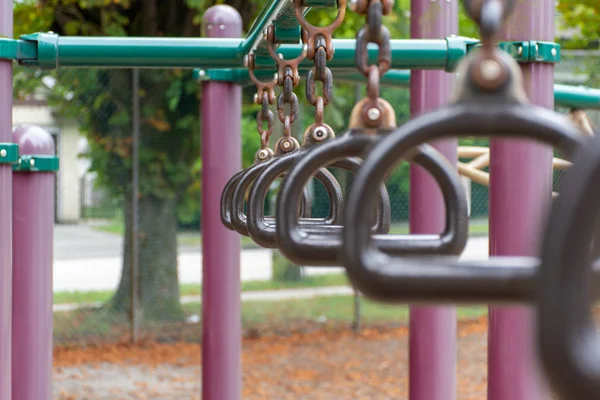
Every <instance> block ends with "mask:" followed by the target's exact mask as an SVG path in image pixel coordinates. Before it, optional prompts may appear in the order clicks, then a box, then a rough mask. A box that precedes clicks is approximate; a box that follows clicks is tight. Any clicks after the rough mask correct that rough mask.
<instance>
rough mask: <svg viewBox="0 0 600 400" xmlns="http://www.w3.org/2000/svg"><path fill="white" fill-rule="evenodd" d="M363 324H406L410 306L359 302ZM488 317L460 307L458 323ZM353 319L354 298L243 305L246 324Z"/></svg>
mask: <svg viewBox="0 0 600 400" xmlns="http://www.w3.org/2000/svg"><path fill="white" fill-rule="evenodd" d="M184 308H185V310H186V313H187V314H194V313H196V314H198V313H199V312H200V303H190V304H186V305H185V306H184ZM360 310H361V320H362V321H364V322H367V323H368V322H391V321H396V322H398V321H400V322H402V321H406V320H407V319H408V307H407V306H392V305H385V304H380V303H375V302H373V301H370V300H368V299H365V298H361V300H360ZM486 313H487V308H486V307H459V308H457V316H458V318H459V319H474V318H478V317H481V316H483V315H485V314H486ZM353 318H354V297H353V296H329V297H316V298H312V299H303V300H302V301H298V300H283V301H277V302H272V301H248V302H244V303H243V304H242V323H243V324H263V323H273V324H274V325H275V324H278V323H279V324H281V323H285V322H286V321H290V320H311V319H312V320H320V321H324V320H327V321H341V322H343V321H348V322H350V321H352V320H353Z"/></svg>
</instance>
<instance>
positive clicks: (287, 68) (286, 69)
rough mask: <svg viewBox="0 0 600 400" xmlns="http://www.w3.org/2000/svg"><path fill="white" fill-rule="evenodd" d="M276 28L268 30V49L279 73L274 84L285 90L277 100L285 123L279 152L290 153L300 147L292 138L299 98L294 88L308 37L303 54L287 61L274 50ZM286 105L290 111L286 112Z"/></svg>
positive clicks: (304, 38) (304, 37)
mask: <svg viewBox="0 0 600 400" xmlns="http://www.w3.org/2000/svg"><path fill="white" fill-rule="evenodd" d="M274 36H275V35H274V27H273V25H270V26H269V27H268V28H267V38H268V40H267V48H268V50H269V54H270V55H271V57H272V58H273V59H274V60H275V62H276V63H277V73H276V74H275V77H274V79H273V82H274V83H275V84H277V85H279V86H281V87H282V88H283V90H282V92H281V93H280V94H279V97H278V98H277V115H278V117H279V120H280V121H281V122H282V123H283V137H282V138H281V139H280V140H279V141H278V142H277V146H278V149H277V150H279V151H281V152H283V153H289V152H290V151H293V150H295V149H297V148H298V147H299V144H298V141H297V140H296V139H294V138H293V137H292V124H293V123H294V122H295V121H296V120H297V119H298V96H296V94H295V93H294V88H295V87H297V86H298V85H299V84H300V73H299V72H298V65H299V64H300V63H301V62H302V60H304V59H305V58H306V52H307V49H308V48H307V46H306V35H305V33H304V32H303V34H302V42H303V43H304V46H303V47H302V53H300V55H298V56H297V57H296V58H294V59H292V60H285V59H284V58H283V56H282V55H281V54H277V53H276V52H275V48H274ZM286 105H288V106H289V111H286Z"/></svg>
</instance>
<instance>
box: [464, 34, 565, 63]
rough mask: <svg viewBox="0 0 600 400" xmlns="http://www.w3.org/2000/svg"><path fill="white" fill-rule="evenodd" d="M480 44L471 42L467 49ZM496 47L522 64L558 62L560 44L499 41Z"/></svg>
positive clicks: (530, 41) (532, 41)
mask: <svg viewBox="0 0 600 400" xmlns="http://www.w3.org/2000/svg"><path fill="white" fill-rule="evenodd" d="M480 46H481V44H480V43H476V44H473V45H471V47H470V49H469V50H471V49H473V48H477V47H480ZM498 47H499V48H500V49H502V50H504V51H505V52H507V53H508V54H510V55H511V56H513V57H514V59H515V60H517V62H519V63H522V64H528V63H552V64H555V63H558V62H560V45H559V44H558V43H553V42H540V41H536V40H529V41H523V42H500V43H498Z"/></svg>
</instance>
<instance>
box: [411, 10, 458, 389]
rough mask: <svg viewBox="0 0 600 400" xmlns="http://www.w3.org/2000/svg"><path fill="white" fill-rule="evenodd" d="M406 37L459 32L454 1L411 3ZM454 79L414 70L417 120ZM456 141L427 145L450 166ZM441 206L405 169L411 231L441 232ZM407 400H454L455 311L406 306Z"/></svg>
mask: <svg viewBox="0 0 600 400" xmlns="http://www.w3.org/2000/svg"><path fill="white" fill-rule="evenodd" d="M410 30H411V37H412V38H415V39H420V38H425V39H439V38H445V37H447V36H449V35H453V34H457V33H458V2H457V1H452V2H450V1H443V0H437V1H436V0H413V1H412V5H411V23H410ZM452 82H453V75H451V74H448V73H446V72H443V71H413V72H412V75H411V82H410V105H411V107H410V110H411V115H412V116H413V117H416V116H418V115H420V114H423V113H424V112H427V111H430V110H433V109H436V108H439V107H441V106H442V105H445V104H446V103H447V102H448V100H449V98H450V95H451V91H452ZM457 143H458V142H457V140H456V139H451V140H443V141H437V142H435V143H432V144H433V145H434V146H435V148H437V149H438V150H440V151H441V152H442V154H444V156H446V157H447V158H448V160H450V161H451V162H456V161H457V159H458V158H457V157H458V156H457ZM445 213H446V210H445V206H444V200H443V197H442V194H441V191H440V189H439V188H438V185H437V183H436V182H435V180H433V179H432V178H431V176H430V175H429V174H428V173H427V172H426V171H425V170H424V169H422V168H420V167H417V166H412V167H411V169H410V231H411V233H414V234H422V233H442V231H443V229H444V225H445ZM409 364H410V368H409V370H410V376H409V398H410V399H411V400H452V399H455V398H456V311H455V308H454V307H411V308H410V332H409Z"/></svg>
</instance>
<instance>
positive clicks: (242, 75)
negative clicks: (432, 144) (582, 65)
mask: <svg viewBox="0 0 600 400" xmlns="http://www.w3.org/2000/svg"><path fill="white" fill-rule="evenodd" d="M301 72H303V73H305V72H306V71H305V70H303V71H301ZM274 73H275V71H274V70H269V71H267V70H262V71H256V76H257V78H258V79H261V80H264V81H267V80H268V79H270V78H271V77H273V74H274ZM194 75H195V78H196V79H198V80H201V81H203V80H204V81H225V82H233V83H239V84H250V83H251V81H250V76H249V75H248V70H246V69H244V68H236V69H222V70H218V69H216V70H206V71H204V70H195V71H194ZM365 81H366V79H365V77H364V76H363V75H362V74H360V73H358V72H356V71H351V70H347V71H344V70H342V71H340V72H336V73H335V74H334V82H346V83H364V82H365ZM381 84H382V85H384V86H392V87H402V88H408V87H410V71H407V70H395V69H393V70H390V71H388V72H387V73H386V74H385V75H384V76H383V77H382V78H381ZM554 101H555V104H556V106H559V107H567V108H581V109H586V110H600V89H593V88H589V87H584V86H569V85H561V84H555V85H554Z"/></svg>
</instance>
